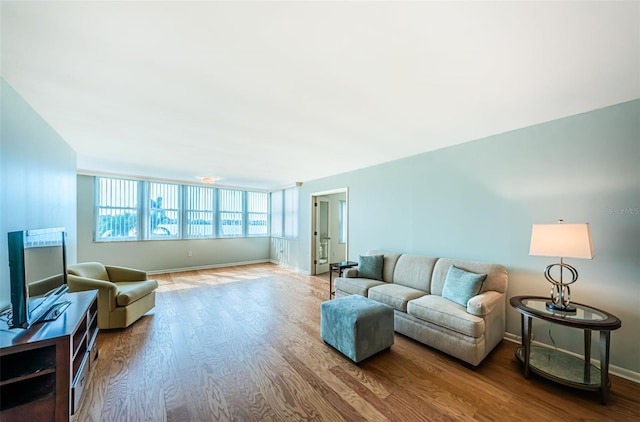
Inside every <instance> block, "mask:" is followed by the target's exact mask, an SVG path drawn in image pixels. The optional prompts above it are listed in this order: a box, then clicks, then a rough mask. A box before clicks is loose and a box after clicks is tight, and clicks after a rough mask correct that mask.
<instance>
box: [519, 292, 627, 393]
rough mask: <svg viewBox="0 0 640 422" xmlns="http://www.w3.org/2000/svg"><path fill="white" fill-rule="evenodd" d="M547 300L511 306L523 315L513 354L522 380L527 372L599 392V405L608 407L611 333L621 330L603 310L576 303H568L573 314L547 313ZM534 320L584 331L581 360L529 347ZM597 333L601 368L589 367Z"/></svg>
mask: <svg viewBox="0 0 640 422" xmlns="http://www.w3.org/2000/svg"><path fill="white" fill-rule="evenodd" d="M548 300H549V298H548V297H540V296H516V297H512V298H511V299H510V303H511V306H513V307H514V308H515V309H516V311H518V312H520V314H522V319H521V324H522V346H521V347H519V348H518V349H517V350H516V358H517V359H518V360H519V361H521V362H522V363H523V364H524V377H525V378H528V377H529V370H531V371H532V372H535V373H536V374H538V375H540V376H542V377H544V378H547V379H550V380H552V381H555V382H557V383H560V384H563V385H566V386H569V387H574V388H580V389H583V390H593V391H600V397H601V399H602V404H606V403H607V398H608V394H609V389H610V388H611V381H610V380H609V347H610V342H611V331H613V330H617V329H618V328H620V327H621V326H622V322H621V321H620V320H619V319H618V318H617V317H615V316H613V315H611V314H610V313H608V312H605V311H603V310H600V309H597V308H593V307H591V306H587V305H582V304H579V303H573V302H572V303H571V305H572V306H574V307H575V308H576V312H572V313H565V312H560V311H550V310H548V309H547V306H546V302H547V301H548ZM533 318H537V319H541V320H544V321H549V322H551V323H553V324H560V325H566V326H568V327H572V328H577V329H580V330H583V331H584V360H582V359H580V358H577V357H575V356H573V355H569V354H567V353H564V352H561V351H559V350H555V349H551V348H548V347H541V346H532V345H531V327H532V320H533ZM594 330H595V331H599V332H600V368H599V369H598V368H597V367H596V366H594V365H592V364H591V331H594Z"/></svg>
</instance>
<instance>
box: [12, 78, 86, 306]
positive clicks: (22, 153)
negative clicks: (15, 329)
mask: <svg viewBox="0 0 640 422" xmlns="http://www.w3.org/2000/svg"><path fill="white" fill-rule="evenodd" d="M0 93H1V96H0V97H1V101H2V102H1V108H0V122H1V123H0V151H1V152H0V163H1V168H2V169H1V173H0V174H1V177H2V179H1V181H0V186H1V189H2V190H1V192H0V210H1V212H0V235H1V236H2V238H0V308H2V307H4V306H5V305H7V304H9V303H10V294H11V290H10V287H9V265H8V259H9V258H8V255H7V233H8V232H11V231H15V230H25V229H36V228H45V227H65V228H66V229H67V232H68V244H67V259H68V261H69V262H70V263H74V262H75V261H76V153H75V151H73V149H71V148H70V147H69V145H67V143H66V142H65V141H64V140H63V139H62V138H61V137H60V136H59V135H58V134H57V133H56V132H55V131H54V130H53V129H52V128H51V127H50V126H49V125H48V124H47V123H46V122H45V121H44V120H43V119H42V118H41V117H40V116H39V115H38V113H36V112H35V111H34V110H33V109H32V108H31V107H30V106H29V104H27V103H26V102H25V101H24V99H23V98H22V97H20V95H19V94H18V93H17V92H16V91H15V90H14V89H13V88H11V87H10V86H9V84H7V83H6V82H5V80H4V79H2V78H0Z"/></svg>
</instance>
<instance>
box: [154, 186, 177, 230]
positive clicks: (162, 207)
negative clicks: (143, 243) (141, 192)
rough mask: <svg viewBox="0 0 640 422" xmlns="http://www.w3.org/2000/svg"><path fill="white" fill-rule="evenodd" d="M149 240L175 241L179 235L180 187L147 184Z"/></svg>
mask: <svg viewBox="0 0 640 422" xmlns="http://www.w3.org/2000/svg"><path fill="white" fill-rule="evenodd" d="M148 186H149V198H150V199H149V220H148V222H149V225H148V226H147V227H148V230H149V239H176V238H178V237H179V234H180V230H179V229H180V219H179V215H180V206H179V204H180V185H175V184H170V183H156V182H149V184H148Z"/></svg>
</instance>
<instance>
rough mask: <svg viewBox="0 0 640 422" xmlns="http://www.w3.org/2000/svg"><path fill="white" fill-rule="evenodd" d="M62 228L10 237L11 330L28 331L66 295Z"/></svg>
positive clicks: (28, 231) (22, 233)
mask: <svg viewBox="0 0 640 422" xmlns="http://www.w3.org/2000/svg"><path fill="white" fill-rule="evenodd" d="M65 235H66V233H65V231H64V229H62V228H55V229H40V230H26V231H19V232H11V233H9V267H10V275H11V304H12V320H13V322H12V326H13V327H22V328H28V327H29V326H30V325H31V324H33V323H34V322H37V321H38V320H40V319H42V318H43V316H44V315H45V314H46V313H47V311H49V310H50V309H51V307H52V306H53V305H54V304H55V303H56V302H57V301H58V299H59V298H60V297H61V296H62V295H63V294H64V293H65V292H66V291H67V273H66V269H67V268H66V251H65Z"/></svg>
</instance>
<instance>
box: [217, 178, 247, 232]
mask: <svg viewBox="0 0 640 422" xmlns="http://www.w3.org/2000/svg"><path fill="white" fill-rule="evenodd" d="M242 193H243V192H242V191H241V190H232V189H218V201H219V204H220V205H219V208H220V209H219V211H218V216H219V220H218V221H219V222H220V225H219V229H218V230H219V233H218V235H219V236H220V237H235V236H242V223H243V215H242V209H243V206H242Z"/></svg>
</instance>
